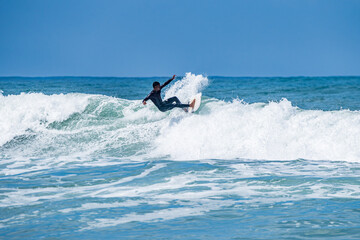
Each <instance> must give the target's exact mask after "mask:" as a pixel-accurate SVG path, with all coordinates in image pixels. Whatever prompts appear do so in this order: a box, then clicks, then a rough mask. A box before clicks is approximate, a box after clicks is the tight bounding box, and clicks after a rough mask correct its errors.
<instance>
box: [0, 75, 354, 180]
mask: <svg viewBox="0 0 360 240" xmlns="http://www.w3.org/2000/svg"><path fill="white" fill-rule="evenodd" d="M207 84H208V79H207V78H206V77H203V76H201V75H194V74H191V73H188V74H186V76H185V77H184V78H183V79H182V80H180V81H177V82H175V83H174V84H173V85H172V86H170V88H169V89H168V91H166V92H165V96H166V97H171V96H173V95H176V96H178V97H179V98H180V99H181V100H182V101H186V100H187V99H189V97H190V96H191V95H194V94H196V93H197V92H200V91H201V90H202V89H203V88H204V87H205V86H206V85H207ZM85 109H87V110H86V111H85ZM74 113H79V114H80V115H79V117H77V118H73V119H72V120H71V121H67V122H64V121H65V120H68V119H69V117H71V116H72V115H73V114H74ZM0 114H1V115H2V116H3V117H2V118H1V119H0V131H1V133H2V134H1V136H0V146H2V145H4V144H5V143H6V142H9V141H10V140H12V139H14V137H16V136H22V135H24V136H34V137H35V138H34V139H32V140H30V141H27V142H25V144H24V143H23V142H20V143H19V144H16V143H15V144H12V145H11V146H10V147H8V148H4V149H0V156H5V157H4V158H6V159H10V160H6V161H7V162H6V163H7V167H6V168H5V169H2V171H3V172H5V174H16V173H21V172H23V171H30V170H31V171H37V170H41V169H46V168H48V167H54V166H63V165H64V164H67V163H68V162H69V160H68V159H72V160H71V161H72V162H82V159H88V158H96V159H99V157H101V159H104V158H106V157H109V158H113V157H116V158H126V159H136V160H142V159H144V158H145V159H147V158H156V159H158V158H167V159H173V160H188V159H190V160H198V159H237V158H248V159H265V160H293V159H300V158H303V159H310V160H347V161H355V162H358V161H360V148H359V147H358V146H359V145H360V138H359V136H360V112H359V111H349V110H339V111H321V110H302V109H299V108H297V107H296V106H292V104H291V102H290V101H288V100H286V99H283V100H281V101H280V102H270V103H254V104H247V103H245V102H243V101H241V100H237V99H235V100H233V101H231V102H225V101H221V100H217V99H211V98H207V97H206V96H205V97H204V98H203V103H202V105H201V107H200V109H199V111H198V113H196V114H187V113H185V112H183V111H182V110H181V109H174V110H173V111H171V112H166V113H163V112H160V111H158V110H157V109H156V108H155V107H154V106H153V105H152V104H151V103H149V104H148V105H147V106H142V105H141V101H140V100H135V101H131V100H126V99H118V98H113V97H107V96H100V95H85V94H65V95H64V94H59V95H44V94H41V93H30V94H24V93H23V94H20V95H10V96H3V95H0ZM51 123H58V124H57V125H56V126H55V127H54V126H51V125H50V124H51ZM30 158H38V159H40V160H37V161H36V163H35V164H34V161H30V160H29V159H30ZM11 159H18V161H12V160H11ZM49 159H51V164H50V162H49ZM85 161H86V160H85ZM92 164H95V165H96V163H92ZM99 164H100V165H101V164H104V163H103V160H101V161H99Z"/></svg>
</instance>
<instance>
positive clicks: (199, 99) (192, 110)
mask: <svg viewBox="0 0 360 240" xmlns="http://www.w3.org/2000/svg"><path fill="white" fill-rule="evenodd" d="M194 99H195V105H194V108H191V107H189V108H188V112H189V113H192V112H195V111H196V110H198V109H199V107H200V104H201V93H198V94H196V95H195V96H193V97H192V98H191V99H190V102H189V104H190V103H191V102H192V101H193V100H194Z"/></svg>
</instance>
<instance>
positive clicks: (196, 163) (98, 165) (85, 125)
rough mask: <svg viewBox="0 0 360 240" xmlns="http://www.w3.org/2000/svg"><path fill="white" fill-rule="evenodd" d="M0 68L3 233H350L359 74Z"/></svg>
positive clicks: (356, 196)
mask: <svg viewBox="0 0 360 240" xmlns="http://www.w3.org/2000/svg"><path fill="white" fill-rule="evenodd" d="M155 80H157V81H160V82H163V81H165V80H167V79H166V78H88V77H56V78H16V77H14V78H4V77H3V78H0V90H2V94H1V95H0V115H1V118H0V133H1V135H0V238H1V239H100V238H103V239H359V238H360V177H359V176H360V148H359V146H360V137H359V136H360V112H359V109H360V77H321V78H320V77H318V78H315V77H289V78H246V77H241V78H225V77H203V76H201V75H191V74H187V75H186V76H185V77H179V78H178V79H177V81H176V82H173V83H172V84H171V85H170V86H169V87H167V88H166V89H164V91H163V95H164V97H165V98H167V97H171V96H173V95H176V96H178V97H179V99H180V100H181V101H183V102H186V101H188V99H189V98H190V97H191V96H192V95H194V94H196V93H197V92H202V93H203V98H202V101H203V102H202V105H201V107H200V109H199V111H198V112H196V113H195V114H187V113H185V112H183V111H182V110H181V109H175V110H173V111H171V112H166V113H162V112H159V111H158V110H157V109H156V108H155V107H154V106H153V105H152V103H150V102H149V104H148V105H146V106H143V105H142V104H141V99H142V98H144V97H145V96H146V95H147V93H148V92H149V91H150V90H151V83H152V82H153V81H155Z"/></svg>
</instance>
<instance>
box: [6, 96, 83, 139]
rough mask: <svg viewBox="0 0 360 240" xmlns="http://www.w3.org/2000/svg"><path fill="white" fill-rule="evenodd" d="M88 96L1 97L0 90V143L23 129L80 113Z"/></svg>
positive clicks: (62, 119)
mask: <svg viewBox="0 0 360 240" xmlns="http://www.w3.org/2000/svg"><path fill="white" fill-rule="evenodd" d="M88 97H89V95H85V94H66V95H65V94H55V95H51V96H49V95H45V94H42V93H28V94H25V93H21V94H20V95H9V96H3V95H2V94H1V93H0V116H1V118H0V133H1V134H0V146H1V145H3V144H4V143H6V142H7V141H9V140H11V139H12V138H14V137H15V136H19V135H22V134H24V133H25V132H26V131H37V130H39V129H42V128H44V127H46V126H47V125H48V124H49V123H52V122H55V121H64V120H66V119H67V118H69V116H70V115H71V114H73V113H76V112H82V111H83V110H84V109H85V107H86V106H87V104H88Z"/></svg>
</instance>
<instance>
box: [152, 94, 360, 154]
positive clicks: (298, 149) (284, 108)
mask: <svg viewBox="0 0 360 240" xmlns="http://www.w3.org/2000/svg"><path fill="white" fill-rule="evenodd" d="M359 136H360V112H358V111H348V110H341V111H320V110H301V109H299V108H297V107H294V106H292V105H291V102H289V101H288V100H286V99H283V100H282V101H280V102H270V103H268V104H265V103H255V104H246V103H243V102H242V101H238V100H234V101H232V102H223V101H219V100H215V99H214V100H209V101H208V102H207V103H206V104H204V105H203V108H202V109H201V111H200V113H199V114H193V115H189V116H187V117H184V118H183V119H182V120H181V121H178V122H177V124H172V125H170V124H169V125H167V126H164V127H163V128H162V129H161V132H160V135H159V137H158V138H157V139H156V142H155V146H156V150H155V153H156V154H158V155H160V154H163V155H169V156H170V158H171V159H179V160H184V159H214V158H215V159H235V158H248V159H269V160H291V159H299V158H303V159H312V160H349V161H360V148H359V147H358V146H359V145H360V138H359Z"/></svg>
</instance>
